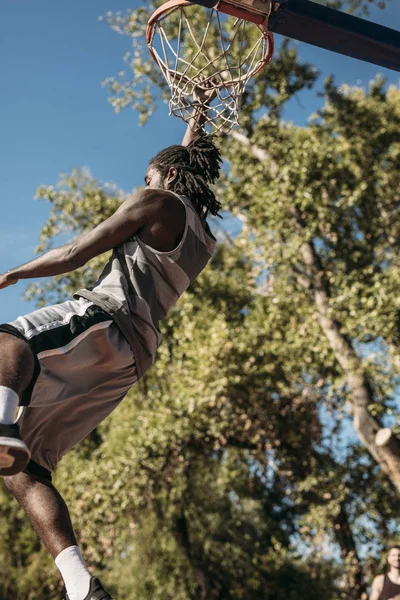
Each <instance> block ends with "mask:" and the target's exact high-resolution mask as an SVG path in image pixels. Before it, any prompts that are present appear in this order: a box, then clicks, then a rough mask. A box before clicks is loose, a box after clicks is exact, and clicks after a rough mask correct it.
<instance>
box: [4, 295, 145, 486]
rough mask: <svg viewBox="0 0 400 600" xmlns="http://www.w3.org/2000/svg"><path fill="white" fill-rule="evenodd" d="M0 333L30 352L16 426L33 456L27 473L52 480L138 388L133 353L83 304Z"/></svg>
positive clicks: (60, 307) (108, 322)
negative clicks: (31, 363)
mask: <svg viewBox="0 0 400 600" xmlns="http://www.w3.org/2000/svg"><path fill="white" fill-rule="evenodd" d="M0 331H2V332H7V333H11V334H12V335H15V336H17V337H19V338H21V339H24V340H26V341H27V342H28V344H29V346H30V347H31V349H32V350H33V353H34V356H35V365H36V366H35V373H34V377H33V380H32V382H31V385H30V386H29V388H28V389H27V390H26V391H25V393H24V394H23V396H22V398H21V402H20V404H21V405H22V406H21V407H20V410H19V415H18V423H19V425H20V433H21V437H22V439H23V440H24V441H25V443H26V444H27V446H28V448H29V449H30V451H31V461H30V463H29V465H28V467H27V471H28V472H30V473H33V474H35V475H39V476H41V477H47V478H50V479H51V472H52V471H53V469H54V468H55V467H56V465H57V464H58V462H59V460H60V459H61V458H62V457H63V456H64V455H65V454H66V453H67V452H68V451H69V450H70V449H71V448H72V447H73V446H75V444H77V443H78V442H80V441H81V440H83V439H84V438H85V437H86V436H87V435H88V434H89V433H90V432H91V431H93V429H94V428H95V427H97V425H99V423H101V422H102V421H103V420H104V419H105V418H106V417H107V416H108V415H109V414H110V413H111V412H112V411H113V410H114V409H115V408H116V407H117V406H118V404H119V403H120V402H121V400H122V399H123V398H124V396H125V395H126V393H127V392H128V390H129V389H130V388H131V387H132V385H133V384H134V383H135V382H136V381H137V379H138V377H137V371H136V364H135V357H134V354H133V352H132V349H131V347H130V345H129V344H128V342H127V341H126V339H125V338H124V336H123V335H122V333H121V331H120V329H119V328H118V327H117V325H116V324H115V323H114V321H113V320H112V318H111V316H110V315H108V314H107V313H106V312H104V311H103V310H102V309H101V308H100V307H98V306H96V305H95V304H93V302H89V301H88V300H85V299H84V298H80V299H78V300H70V301H68V302H64V303H62V304H57V305H55V306H49V307H47V308H41V309H39V310H37V311H35V312H33V313H31V314H28V315H26V316H24V317H19V318H18V319H17V320H16V321H13V322H12V323H8V324H6V325H0Z"/></svg>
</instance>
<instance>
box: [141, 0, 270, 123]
mask: <svg viewBox="0 0 400 600" xmlns="http://www.w3.org/2000/svg"><path fill="white" fill-rule="evenodd" d="M223 4H224V3H223V2H219V3H218V4H217V5H216V6H215V7H214V8H211V9H207V8H204V7H201V6H197V5H195V4H193V3H192V2H189V1H188V0H170V1H169V2H167V3H166V4H164V5H162V6H161V7H160V8H159V9H158V10H157V11H156V12H155V13H154V15H153V16H152V17H151V18H150V21H149V25H148V28H147V43H148V47H149V50H150V52H151V54H152V56H153V58H154V60H155V61H156V63H157V64H158V66H159V68H160V69H161V72H162V74H163V75H164V78H165V80H166V82H167V84H168V86H169V88H170V91H171V98H170V100H169V108H170V114H171V115H174V116H177V117H180V118H181V119H183V120H184V121H185V122H186V123H189V121H190V119H191V118H192V115H193V113H194V111H195V110H196V109H200V110H201V111H202V114H203V115H204V117H203V118H204V120H205V121H204V124H203V128H204V130H205V131H207V132H208V133H217V132H219V133H229V131H231V129H232V128H233V127H234V126H235V125H238V118H239V102H240V99H241V97H242V95H243V92H244V91H245V89H246V85H247V83H248V81H249V80H250V78H251V77H253V76H254V75H256V73H258V72H259V71H260V70H261V69H262V68H263V67H264V66H265V65H266V64H267V63H268V62H269V61H270V60H271V59H272V56H273V50H274V42H273V35H272V34H271V33H270V32H269V31H268V28H267V25H266V23H267V19H266V17H265V15H248V14H247V13H245V12H244V11H243V10H242V9H235V10H234V11H233V12H232V10H231V8H229V9H228V10H229V13H228V14H227V12H226V11H224V12H222V10H221V6H222V5H223ZM244 17H246V19H245V18H244ZM247 18H251V19H252V20H251V21H250V20H247ZM210 88H213V89H214V92H215V98H214V99H213V100H212V101H211V102H205V101H201V100H199V94H196V91H198V90H200V91H201V90H204V91H206V90H210ZM200 96H201V94H200Z"/></svg>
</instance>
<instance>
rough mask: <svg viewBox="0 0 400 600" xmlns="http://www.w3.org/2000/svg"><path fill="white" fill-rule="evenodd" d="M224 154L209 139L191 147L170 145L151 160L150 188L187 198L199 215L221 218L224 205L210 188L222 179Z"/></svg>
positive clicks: (199, 139)
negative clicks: (220, 172) (208, 214)
mask: <svg viewBox="0 0 400 600" xmlns="http://www.w3.org/2000/svg"><path fill="white" fill-rule="evenodd" d="M221 162H222V159H221V155H220V153H219V151H218V150H217V148H216V147H215V146H214V144H213V143H212V142H211V141H210V139H209V138H206V137H199V138H197V140H195V141H194V142H192V143H191V144H189V146H169V147H168V148H166V149H165V150H162V151H161V152H159V153H158V154H157V156H155V157H154V158H152V159H151V161H150V164H149V167H148V169H147V172H146V177H145V182H146V186H147V187H150V188H161V189H164V190H171V191H172V192H175V193H176V194H181V195H184V196H187V197H188V198H189V199H190V200H191V202H192V203H193V205H194V206H195V208H196V209H197V211H198V213H199V214H200V215H201V216H203V217H206V216H207V213H209V212H210V213H211V214H212V215H217V214H218V211H219V210H220V209H221V204H220V203H219V202H218V201H217V200H216V198H215V196H214V193H213V192H212V191H211V190H210V188H209V187H208V185H209V184H210V183H214V182H215V181H216V180H217V179H218V177H219V171H220V164H221Z"/></svg>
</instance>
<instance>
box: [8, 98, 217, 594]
mask: <svg viewBox="0 0 400 600" xmlns="http://www.w3.org/2000/svg"><path fill="white" fill-rule="evenodd" d="M199 94H200V92H199ZM204 94H205V95H206V96H207V95H208V99H209V100H210V99H212V96H213V94H212V93H211V92H204ZM203 122H204V113H202V112H201V110H200V109H196V111H195V114H194V116H193V118H192V121H191V123H190V126H189V128H188V130H187V132H186V134H185V137H184V140H183V142H182V144H183V145H181V146H170V147H169V148H167V149H165V150H163V151H161V152H160V153H159V154H157V156H155V158H153V159H152V160H151V161H150V164H149V167H148V169H147V172H146V176H145V183H146V188H145V189H144V190H143V191H140V192H137V193H135V194H134V195H133V196H132V197H130V198H128V199H127V200H126V201H125V202H123V204H122V205H121V206H120V207H119V208H118V210H117V211H116V212H115V213H114V215H112V216H111V217H110V218H109V219H107V220H106V221H104V222H103V223H101V224H100V225H98V226H97V227H96V228H94V229H93V230H92V231H90V232H89V233H86V234H84V235H82V236H81V237H80V238H79V239H77V240H76V241H75V242H72V243H70V244H67V245H66V246H63V247H60V248H57V249H54V250H50V251H49V252H47V253H46V254H44V255H42V256H40V257H39V258H37V259H35V260H33V261H31V262H29V263H27V264H25V265H23V266H21V267H17V268H16V269H11V270H10V271H8V272H7V273H5V274H3V275H0V289H3V288H6V287H7V286H10V285H13V284H15V283H16V282H17V281H19V280H21V279H29V278H38V277H49V276H53V275H59V274H61V273H68V272H70V271H73V270H74V269H77V268H79V267H81V266H83V265H84V264H85V263H87V261H89V260H90V259H91V258H93V257H95V256H98V255H100V254H103V253H104V252H106V251H108V250H112V256H111V258H110V260H109V262H108V264H107V266H106V267H105V269H104V271H103V272H102V274H101V275H100V277H99V279H98V281H97V282H96V283H95V284H94V286H93V287H90V288H87V289H81V290H79V291H78V292H76V294H74V296H73V298H72V299H71V300H69V301H67V302H64V303H62V304H58V305H55V306H49V307H47V308H42V309H40V310H37V311H35V312H33V313H31V314H28V315H26V316H24V317H19V318H18V319H16V320H15V321H13V322H12V323H8V324H5V325H1V326H0V347H1V357H0V475H1V476H3V477H4V481H5V484H6V487H7V488H8V490H9V491H10V492H11V494H13V495H14V497H15V498H16V499H17V501H18V502H19V504H20V505H21V506H22V507H23V509H24V510H25V512H26V514H27V517H28V518H29V520H30V521H31V523H32V525H33V527H34V528H35V530H36V532H37V533H38V535H39V536H40V539H41V540H42V542H43V543H44V545H45V546H46V548H47V549H48V550H49V552H50V553H51V555H52V557H53V558H54V560H55V563H56V565H57V567H58V569H59V570H60V573H61V576H62V578H63V580H64V583H65V587H66V593H67V596H66V598H67V599H68V600H111V596H110V595H109V593H108V592H107V591H106V590H105V589H104V587H103V586H102V584H101V583H100V581H99V580H98V579H97V578H96V577H93V576H92V575H91V574H90V573H89V571H88V569H87V567H86V565H85V562H84V560H83V558H82V555H81V553H80V550H79V548H78V545H77V541H76V538H75V534H74V531H73V528H72V524H71V520H70V516H69V512H68V509H67V506H66V504H65V502H64V500H63V499H62V497H61V496H60V494H59V492H58V491H57V490H56V488H55V487H54V486H53V484H52V481H51V473H52V471H53V470H54V468H55V467H56V465H57V463H58V462H59V460H60V459H61V458H62V456H64V455H65V454H66V453H67V452H68V451H69V450H70V449H71V448H72V447H73V446H75V444H77V443H78V442H80V441H81V440H82V439H84V438H85V437H86V436H87V435H88V434H89V433H90V432H91V431H92V430H93V429H94V428H95V427H96V426H97V425H98V424H99V423H100V422H101V421H103V419H105V418H106V417H107V416H108V415H109V414H110V413H111V412H112V410H114V408H115V407H116V406H118V404H119V402H121V400H122V399H123V398H124V396H125V395H126V393H127V392H128V390H129V389H130V387H131V386H132V385H133V384H134V383H135V382H136V381H137V380H138V379H139V378H140V377H142V376H143V375H144V373H145V372H146V371H147V369H148V368H149V367H150V366H151V364H152V362H153V360H154V355H155V353H156V350H157V347H158V345H159V344H160V341H161V335H160V332H159V329H158V323H159V321H160V320H161V319H163V318H164V317H165V316H166V314H167V313H168V311H169V309H170V308H171V307H172V306H173V305H174V304H175V303H176V301H177V300H178V298H179V297H180V296H181V295H182V294H183V292H184V291H185V290H186V289H187V287H188V286H189V285H190V283H191V282H192V281H193V280H194V279H195V278H196V277H197V276H198V275H199V273H200V272H201V271H202V270H203V269H204V267H205V266H206V265H207V263H208V262H209V260H210V258H211V256H212V254H213V250H214V247H215V243H216V242H215V238H214V237H213V236H212V234H211V231H210V229H209V227H208V225H207V222H206V217H207V215H208V214H212V215H216V214H218V211H219V210H220V208H221V205H220V204H219V202H218V201H217V200H216V198H215V196H214V193H213V192H212V191H211V189H210V188H209V184H210V183H214V182H215V181H216V180H217V178H218V176H219V169H220V162H221V157H220V154H219V152H218V150H217V149H216V148H215V146H214V145H213V143H212V142H211V141H210V140H209V139H207V138H205V137H203V136H200V135H199V133H200V131H201V125H202V124H203ZM17 407H20V410H19V416H18V419H17V421H16V422H15V414H16V410H17Z"/></svg>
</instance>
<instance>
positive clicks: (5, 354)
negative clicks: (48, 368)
mask: <svg viewBox="0 0 400 600" xmlns="http://www.w3.org/2000/svg"><path fill="white" fill-rule="evenodd" d="M0 348H1V360H0V385H4V386H5V387H9V388H11V389H12V390H14V392H17V394H18V395H19V396H20V395H21V394H22V392H23V391H24V390H25V389H26V388H27V387H28V385H29V384H30V382H31V379H32V376H33V371H34V368H35V361H34V357H33V354H32V350H31V349H30V348H29V346H28V344H27V343H26V342H24V341H23V340H20V339H19V338H17V337H15V336H13V335H10V334H8V333H0Z"/></svg>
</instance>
